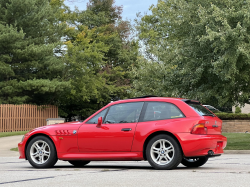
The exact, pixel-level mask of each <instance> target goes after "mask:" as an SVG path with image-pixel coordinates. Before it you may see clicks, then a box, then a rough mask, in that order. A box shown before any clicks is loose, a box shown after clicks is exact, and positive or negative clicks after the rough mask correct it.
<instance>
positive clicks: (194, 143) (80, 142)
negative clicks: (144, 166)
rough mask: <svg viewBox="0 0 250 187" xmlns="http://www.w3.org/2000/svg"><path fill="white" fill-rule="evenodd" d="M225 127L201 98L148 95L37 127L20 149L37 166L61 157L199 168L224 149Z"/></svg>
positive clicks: (81, 163) (73, 161) (79, 162)
mask: <svg viewBox="0 0 250 187" xmlns="http://www.w3.org/2000/svg"><path fill="white" fill-rule="evenodd" d="M221 131H222V121H221V120H220V119H219V118H218V117H217V116H216V115H215V114H213V113H212V112H211V111H209V110H208V109H207V108H205V107H204V106H202V105H201V104H200V102H199V101H196V100H189V99H180V98H164V97H154V96H144V97H139V98H133V99H126V100H119V101H116V102H112V103H109V104H108V105H107V106H105V107H103V108H102V109H100V110H99V111H97V112H96V113H94V114H93V115H92V116H90V117H89V118H87V119H86V120H85V121H83V122H68V123H61V124H55V125H48V126H43V127H39V128H36V129H33V130H31V131H30V132H29V133H27V134H26V135H24V137H23V139H22V141H21V142H20V143H19V144H18V149H19V153H20V159H26V160H28V161H29V163H30V164H31V165H32V166H33V167H35V168H48V167H52V166H54V165H55V164H56V162H57V160H58V159H59V160H64V161H68V162H69V163H71V164H72V165H74V166H77V167H81V166H84V165H86V164H88V163H89V162H90V161H106V160H107V161H132V160H134V161H140V160H147V161H148V162H149V163H150V165H151V166H152V167H154V168H155V169H174V168H176V167H177V166H178V165H179V164H180V163H182V164H183V165H185V166H187V167H199V166H202V165H203V164H205V163H206V162H207V161H208V159H209V158H210V157H214V156H220V155H221V154H222V153H223V149H224V148H225V147H226V144H227V138H226V137H224V136H222V135H221Z"/></svg>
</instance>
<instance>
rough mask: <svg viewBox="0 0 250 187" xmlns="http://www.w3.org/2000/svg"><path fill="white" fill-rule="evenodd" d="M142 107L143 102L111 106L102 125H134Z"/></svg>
mask: <svg viewBox="0 0 250 187" xmlns="http://www.w3.org/2000/svg"><path fill="white" fill-rule="evenodd" d="M142 105H143V102H137V103H124V104H118V105H113V106H111V108H110V110H109V112H108V114H107V116H106V119H105V122H104V123H136V122H138V120H139V117H140V113H141V109H142Z"/></svg>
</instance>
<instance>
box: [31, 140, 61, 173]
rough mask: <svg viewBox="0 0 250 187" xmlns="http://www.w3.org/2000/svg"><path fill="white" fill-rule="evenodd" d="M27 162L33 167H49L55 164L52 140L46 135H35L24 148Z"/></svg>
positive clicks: (55, 156) (55, 155)
mask: <svg viewBox="0 0 250 187" xmlns="http://www.w3.org/2000/svg"><path fill="white" fill-rule="evenodd" d="M26 156H27V160H28V161H29V163H30V164H31V165H32V166H33V167H35V168H49V167H52V166H54V165H55V164H56V162H57V160H58V158H57V154H56V148H55V146H54V144H53V142H52V141H51V140H50V139H49V138H48V137H46V136H36V137H35V138H33V139H32V140H31V141H30V142H29V144H28V146H27V149H26Z"/></svg>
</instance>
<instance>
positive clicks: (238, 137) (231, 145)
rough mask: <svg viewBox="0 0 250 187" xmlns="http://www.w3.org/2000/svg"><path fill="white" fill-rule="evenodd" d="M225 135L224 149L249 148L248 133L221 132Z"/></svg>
mask: <svg viewBox="0 0 250 187" xmlns="http://www.w3.org/2000/svg"><path fill="white" fill-rule="evenodd" d="M222 135H223V136H226V137H227V146H226V148H225V150H250V134H249V133H222Z"/></svg>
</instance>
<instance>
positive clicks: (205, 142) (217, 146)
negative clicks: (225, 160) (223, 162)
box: [176, 133, 227, 157]
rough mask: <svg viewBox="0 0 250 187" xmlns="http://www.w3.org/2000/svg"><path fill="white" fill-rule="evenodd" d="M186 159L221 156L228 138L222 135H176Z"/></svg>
mask: <svg viewBox="0 0 250 187" xmlns="http://www.w3.org/2000/svg"><path fill="white" fill-rule="evenodd" d="M176 136H177V138H178V139H179V141H180V144H181V146H182V150H183V153H184V156H185V157H196V156H207V155H209V153H211V151H212V152H213V154H212V155H220V154H222V153H223V149H224V148H225V147H226V145H227V138H226V137H225V136H222V135H194V134H190V133H178V134H176Z"/></svg>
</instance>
